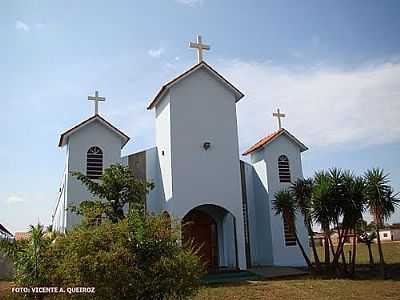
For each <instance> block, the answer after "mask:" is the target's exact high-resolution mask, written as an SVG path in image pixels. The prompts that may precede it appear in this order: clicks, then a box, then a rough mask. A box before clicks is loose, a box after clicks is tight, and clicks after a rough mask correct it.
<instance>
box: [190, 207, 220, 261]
mask: <svg viewBox="0 0 400 300" xmlns="http://www.w3.org/2000/svg"><path fill="white" fill-rule="evenodd" d="M183 224H184V226H183V232H182V235H183V240H184V241H188V242H189V241H191V242H192V243H193V246H194V247H195V248H196V249H199V252H198V254H199V256H200V259H201V261H202V262H203V263H204V264H205V265H206V266H207V267H208V268H214V267H216V266H218V232H217V223H216V222H215V221H214V219H213V218H212V217H211V216H209V215H208V214H207V213H205V212H202V211H201V210H198V209H193V210H191V211H190V212H189V213H188V214H187V215H186V216H185V217H184V218H183Z"/></svg>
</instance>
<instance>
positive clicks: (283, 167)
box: [278, 155, 290, 182]
mask: <svg viewBox="0 0 400 300" xmlns="http://www.w3.org/2000/svg"><path fill="white" fill-rule="evenodd" d="M278 170H279V181H280V182H290V169H289V159H288V158H287V156H286V155H281V156H279V158H278Z"/></svg>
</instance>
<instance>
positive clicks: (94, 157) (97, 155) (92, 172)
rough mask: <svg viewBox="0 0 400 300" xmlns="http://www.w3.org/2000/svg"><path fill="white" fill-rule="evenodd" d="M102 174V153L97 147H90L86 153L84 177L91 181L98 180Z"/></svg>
mask: <svg viewBox="0 0 400 300" xmlns="http://www.w3.org/2000/svg"><path fill="white" fill-rule="evenodd" d="M102 174H103V151H102V150H101V149H100V148H99V147H97V146H93V147H91V148H90V149H89V150H88V152H87V160H86V175H87V176H88V177H89V178H92V179H98V178H100V177H101V175H102Z"/></svg>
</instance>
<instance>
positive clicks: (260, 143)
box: [243, 128, 308, 155]
mask: <svg viewBox="0 0 400 300" xmlns="http://www.w3.org/2000/svg"><path fill="white" fill-rule="evenodd" d="M282 134H285V135H286V136H287V137H289V138H290V139H291V140H293V141H294V142H295V143H296V144H297V145H298V146H299V147H300V151H302V152H303V151H306V150H307V149H308V148H307V147H306V146H305V145H304V144H303V143H302V142H300V141H299V140H298V139H296V138H295V137H294V136H293V135H291V134H290V133H289V132H288V131H287V130H286V129H284V128H281V129H279V130H277V131H275V132H273V133H271V134H270V135H267V136H266V137H265V138H262V139H261V140H259V141H258V142H257V143H255V144H254V145H253V146H251V147H250V148H249V149H247V150H246V151H245V152H244V153H243V155H248V154H250V153H253V152H254V151H257V150H259V149H261V148H262V147H264V146H265V145H267V144H268V143H270V142H272V141H273V140H275V139H276V138H277V137H278V136H280V135H282Z"/></svg>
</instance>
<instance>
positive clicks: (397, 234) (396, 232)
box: [390, 228, 400, 241]
mask: <svg viewBox="0 0 400 300" xmlns="http://www.w3.org/2000/svg"><path fill="white" fill-rule="evenodd" d="M390 231H391V232H392V241H400V228H396V229H390Z"/></svg>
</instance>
